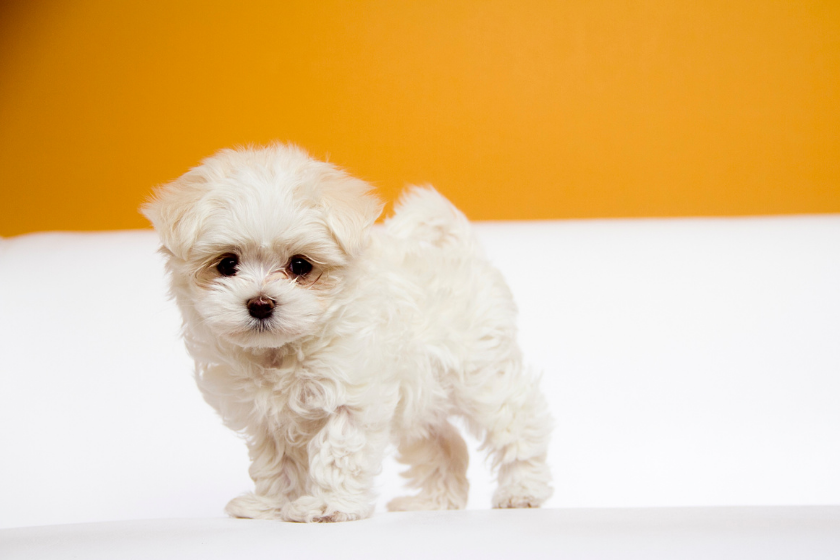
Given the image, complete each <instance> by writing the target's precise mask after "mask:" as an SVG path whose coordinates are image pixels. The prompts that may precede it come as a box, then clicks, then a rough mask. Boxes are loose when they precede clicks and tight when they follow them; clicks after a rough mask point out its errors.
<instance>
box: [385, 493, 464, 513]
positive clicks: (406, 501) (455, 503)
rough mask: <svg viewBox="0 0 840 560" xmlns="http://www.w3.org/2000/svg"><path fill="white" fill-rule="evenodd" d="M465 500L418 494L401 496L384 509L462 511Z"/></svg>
mask: <svg viewBox="0 0 840 560" xmlns="http://www.w3.org/2000/svg"><path fill="white" fill-rule="evenodd" d="M466 505H467V504H466V501H465V500H459V499H457V498H455V497H452V496H429V495H427V494H418V495H417V496H401V497H399V498H394V499H393V500H391V501H390V502H388V505H386V506H385V507H386V508H388V511H424V510H425V511H428V510H440V509H464V507H465V506H466Z"/></svg>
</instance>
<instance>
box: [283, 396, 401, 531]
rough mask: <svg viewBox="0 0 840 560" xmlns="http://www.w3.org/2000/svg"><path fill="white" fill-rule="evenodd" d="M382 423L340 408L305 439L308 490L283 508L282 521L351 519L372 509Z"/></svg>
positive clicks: (384, 438) (382, 445)
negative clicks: (307, 461)
mask: <svg viewBox="0 0 840 560" xmlns="http://www.w3.org/2000/svg"><path fill="white" fill-rule="evenodd" d="M386 442H387V426H386V425H385V424H382V425H378V424H377V425H371V424H369V423H366V422H363V421H362V419H361V418H360V417H359V415H358V414H357V413H355V412H354V411H353V410H351V409H349V408H348V407H339V408H338V409H337V410H336V411H335V412H334V413H333V414H332V415H331V416H330V418H329V420H327V423H326V424H325V425H324V427H323V428H322V429H321V431H320V432H318V433H317V434H316V435H315V437H314V438H312V440H311V441H310V442H309V449H308V451H309V493H308V495H306V496H301V497H299V498H298V499H296V500H295V501H293V502H290V503H288V504H286V505H285V506H283V507H282V508H281V510H280V517H281V518H282V519H284V520H286V521H302V522H307V523H308V522H313V521H315V522H331V521H354V520H357V519H363V518H365V517H368V516H370V514H371V513H372V512H373V495H372V486H373V479H374V476H375V474H376V473H377V472H378V470H379V467H380V465H381V463H382V454H383V451H384V448H385V444H386Z"/></svg>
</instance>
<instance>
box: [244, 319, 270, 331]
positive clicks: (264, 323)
mask: <svg viewBox="0 0 840 560" xmlns="http://www.w3.org/2000/svg"><path fill="white" fill-rule="evenodd" d="M248 327H249V329H250V330H251V331H254V332H258V333H270V332H273V331H274V321H272V320H271V319H252V320H251V322H250V324H249V325H248Z"/></svg>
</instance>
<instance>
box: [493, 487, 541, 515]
mask: <svg viewBox="0 0 840 560" xmlns="http://www.w3.org/2000/svg"><path fill="white" fill-rule="evenodd" d="M551 494H552V490H551V487H550V486H548V485H547V484H530V485H524V484H521V485H520V484H517V485H515V486H508V487H504V488H499V489H498V490H496V493H495V494H494V495H493V507H494V508H502V509H507V508H537V507H540V506H541V505H543V503H545V501H546V500H547V499H549V498H550V497H551Z"/></svg>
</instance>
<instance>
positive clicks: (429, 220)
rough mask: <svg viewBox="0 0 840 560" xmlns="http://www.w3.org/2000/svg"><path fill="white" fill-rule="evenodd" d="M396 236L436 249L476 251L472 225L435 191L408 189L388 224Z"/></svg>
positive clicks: (424, 188)
mask: <svg viewBox="0 0 840 560" xmlns="http://www.w3.org/2000/svg"><path fill="white" fill-rule="evenodd" d="M385 227H386V228H387V230H388V233H390V234H391V235H392V236H394V237H396V238H398V239H403V240H405V241H407V242H416V243H420V244H424V245H433V246H435V247H441V248H443V247H451V246H459V247H468V248H474V247H476V243H475V238H474V237H473V233H472V229H471V228H470V223H469V221H468V220H467V217H466V216H464V214H463V213H462V212H461V211H460V210H458V209H457V208H455V206H454V205H453V204H452V203H451V202H449V201H448V200H447V199H446V198H445V197H444V196H443V195H442V194H440V193H439V192H437V191H436V190H435V189H434V188H433V187H431V186H426V187H417V186H410V187H408V188H407V189H406V190H405V191H404V192H403V193H402V195H401V196H400V198H399V200H398V201H397V203H396V205H395V207H394V215H393V216H391V217H390V218H388V219H387V220H386V221H385Z"/></svg>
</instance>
